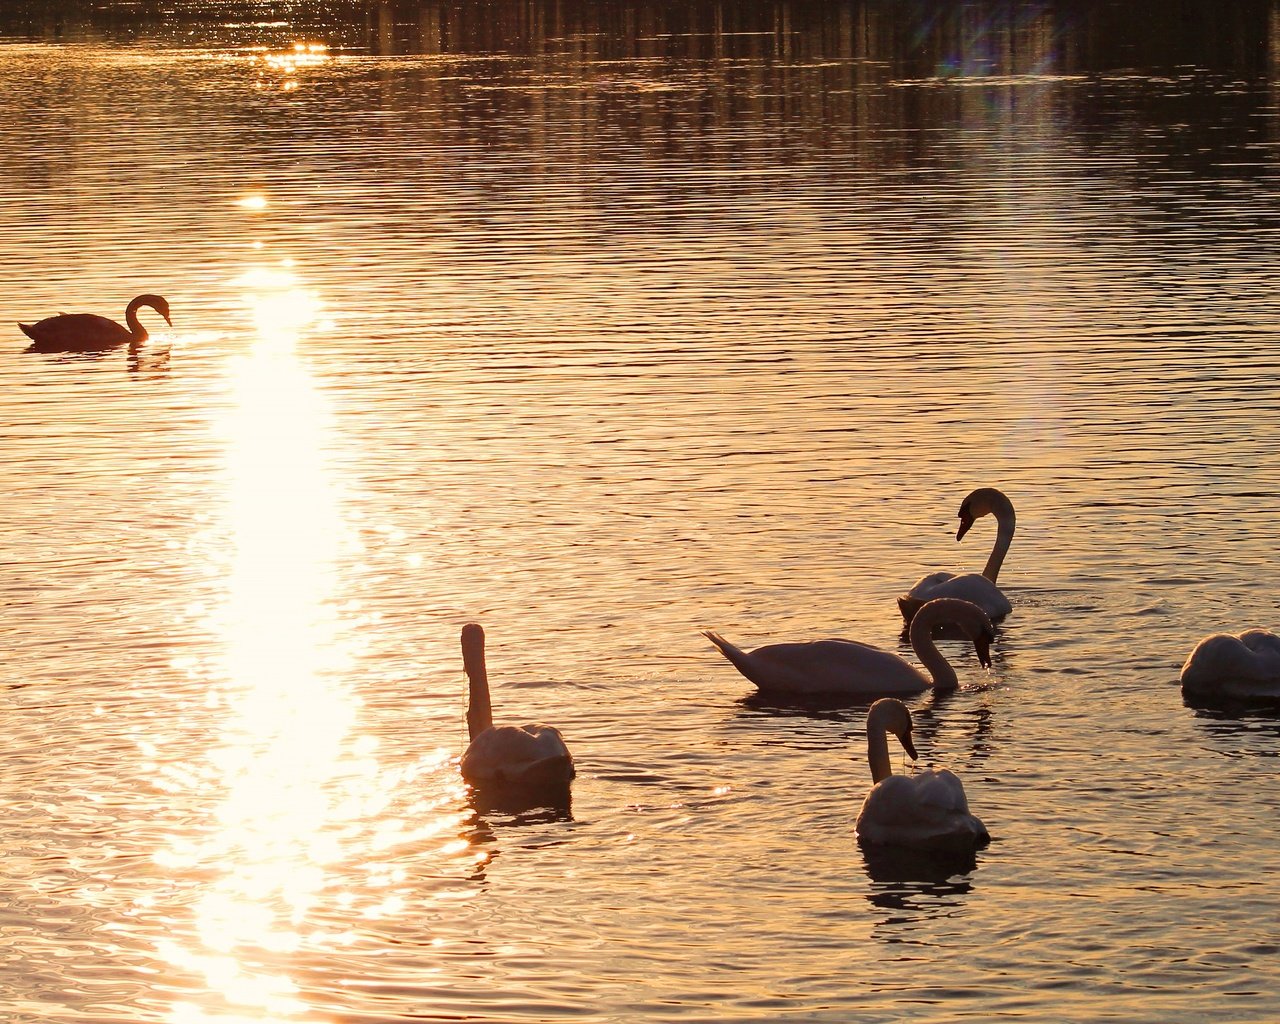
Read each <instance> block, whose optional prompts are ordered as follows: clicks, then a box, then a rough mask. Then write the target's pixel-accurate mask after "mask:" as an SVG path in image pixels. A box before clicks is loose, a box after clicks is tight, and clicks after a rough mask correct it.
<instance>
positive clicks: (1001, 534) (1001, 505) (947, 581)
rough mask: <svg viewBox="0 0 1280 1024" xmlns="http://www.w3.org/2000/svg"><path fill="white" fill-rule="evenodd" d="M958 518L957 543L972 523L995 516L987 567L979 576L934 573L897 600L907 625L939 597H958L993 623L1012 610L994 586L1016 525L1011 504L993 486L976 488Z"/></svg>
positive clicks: (963, 503) (974, 573)
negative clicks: (970, 604)
mask: <svg viewBox="0 0 1280 1024" xmlns="http://www.w3.org/2000/svg"><path fill="white" fill-rule="evenodd" d="M959 515H960V528H959V529H958V530H957V531H956V540H962V539H963V538H964V535H965V534H966V533H968V532H969V528H970V527H971V526H973V523H974V520H976V519H980V518H982V517H983V516H985V515H994V516H995V517H996V523H997V530H996V541H995V544H994V546H993V547H992V548H991V555H990V556H989V557H988V558H987V564H986V567H985V568H984V569H983V570H982V572H980V573H978V572H967V573H960V574H957V573H953V572H935V573H930V574H929V575H928V576H925V577H924V578H923V579H921V580H920V581H919V582H918V583H916V585H915V586H913V587H912V588H911V589H910V590H909V591H907V592H906V593H905V594H903V595H902V596H901V597H899V598H898V608H899V610H900V611H901V612H902V617H903V618H904V619H906V620H907V621H908V622H910V621H911V617H912V616H913V615H915V614H916V612H918V611H919V610H920V608H921V607H923V605H924V604H925V603H926V602H927V601H932V600H934V599H935V598H939V597H957V598H959V599H960V600H962V601H970V602H972V603H973V604H976V605H977V606H978V607H979V608H981V609H982V610H983V611H984V612H986V613H987V615H988V616H989V617H990V618H991V619H992V621H999V620H1000V619H1003V618H1004V617H1005V616H1006V615H1008V614H1009V612H1011V611H1012V610H1013V606H1012V605H1011V604H1010V603H1009V599H1008V598H1007V597H1005V596H1004V594H1003V593H1002V592H1001V590H1000V587H999V586H997V584H996V580H997V578H998V577H999V575H1000V567H1001V566H1002V565H1003V564H1004V558H1005V555H1007V554H1008V553H1009V545H1010V544H1011V543H1012V542H1013V531H1014V528H1015V527H1016V525H1017V516H1016V515H1015V514H1014V511H1013V502H1011V501H1010V500H1009V499H1008V497H1006V496H1005V494H1004V492H1003V491H1000V490H997V489H996V488H994V487H979V488H978V489H977V490H976V491H973V492H971V493H970V494H969V495H968V497H966V498H965V499H964V501H963V502H962V503H961V505H960V513H959Z"/></svg>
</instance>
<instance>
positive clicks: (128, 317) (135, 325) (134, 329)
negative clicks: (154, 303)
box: [124, 300, 147, 345]
mask: <svg viewBox="0 0 1280 1024" xmlns="http://www.w3.org/2000/svg"><path fill="white" fill-rule="evenodd" d="M144 305H145V303H142V302H138V301H136V300H135V301H133V302H131V303H129V308H128V309H126V310H125V311H124V323H125V326H126V327H128V328H129V333H130V334H131V335H133V343H134V344H135V345H136V344H138V343H139V342H143V341H146V340H147V329H146V328H145V327H143V326H142V321H141V320H139V319H138V310H139V309H141V308H142V307H143V306H144Z"/></svg>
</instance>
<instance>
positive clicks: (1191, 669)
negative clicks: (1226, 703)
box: [1182, 629, 1280, 699]
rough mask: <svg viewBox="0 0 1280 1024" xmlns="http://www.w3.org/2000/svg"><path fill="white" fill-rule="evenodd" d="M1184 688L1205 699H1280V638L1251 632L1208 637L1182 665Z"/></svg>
mask: <svg viewBox="0 0 1280 1024" xmlns="http://www.w3.org/2000/svg"><path fill="white" fill-rule="evenodd" d="M1182 688H1183V690H1185V691H1186V692H1187V693H1191V694H1195V695H1198V696H1205V697H1224V698H1227V699H1248V698H1250V697H1253V698H1259V697H1260V698H1263V699H1280V636H1276V634H1275V633H1271V632H1268V631H1267V630H1265V629H1250V630H1246V631H1245V632H1243V633H1241V634H1240V635H1239V636H1232V635H1231V634H1229V633H1215V634H1214V635H1213V636H1207V637H1205V638H1204V639H1203V640H1201V641H1200V643H1198V644H1197V645H1196V649H1195V650H1194V651H1192V652H1191V656H1190V657H1189V658H1187V662H1186V664H1185V665H1183V666H1182Z"/></svg>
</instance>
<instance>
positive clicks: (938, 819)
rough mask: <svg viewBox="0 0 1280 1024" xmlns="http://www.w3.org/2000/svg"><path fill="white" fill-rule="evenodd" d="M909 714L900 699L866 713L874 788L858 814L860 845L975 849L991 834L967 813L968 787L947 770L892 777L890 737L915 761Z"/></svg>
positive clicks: (887, 700) (945, 850)
mask: <svg viewBox="0 0 1280 1024" xmlns="http://www.w3.org/2000/svg"><path fill="white" fill-rule="evenodd" d="M911 729H912V721H911V712H910V711H909V710H907V706H906V705H905V704H903V703H902V701H900V700H895V699H894V698H892V697H887V698H884V699H882V700H878V701H876V702H875V703H874V704H872V705H871V710H869V711H868V712H867V761H868V762H869V763H870V766H871V780H872V782H873V785H872V787H871V791H870V792H869V793H868V794H867V796H866V799H865V800H863V802H862V810H861V811H860V812H859V813H858V823H857V834H858V841H859V842H861V843H867V844H870V845H872V846H904V847H910V848H911V849H914V850H922V851H927V852H935V853H958V852H963V851H967V850H972V849H973V848H974V847H975V846H980V845H981V844H983V843H985V842H987V841H988V840H989V839H990V838H991V836H990V834H989V833H988V832H987V829H986V826H984V825H983V824H982V822H981V821H979V820H978V819H977V818H975V817H974V816H973V815H972V814H970V813H969V802H968V800H966V799H965V795H964V786H963V785H961V783H960V780H959V779H958V778H957V777H956V776H955V774H954V773H952V772H949V771H947V769H945V768H926V769H924V770H922V771H919V772H917V773H916V774H914V775H894V774H893V768H892V766H891V764H890V762H889V742H888V735H889V733H893V734H894V735H895V736H896V737H897V738H898V741H899V742H900V743H901V744H902V748H903V749H904V750H905V751H906V752H907V756H909V757H910V758H911V759H912V760H913V761H914V760H917V755H916V748H915V744H914V743H913V742H912V739H911Z"/></svg>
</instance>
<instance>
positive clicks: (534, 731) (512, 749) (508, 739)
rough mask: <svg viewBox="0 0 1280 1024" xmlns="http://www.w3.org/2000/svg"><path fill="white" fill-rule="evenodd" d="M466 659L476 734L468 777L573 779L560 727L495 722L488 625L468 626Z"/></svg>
mask: <svg viewBox="0 0 1280 1024" xmlns="http://www.w3.org/2000/svg"><path fill="white" fill-rule="evenodd" d="M462 665H463V668H464V670H465V671H466V673H467V681H468V700H467V732H468V734H469V738H470V740H471V743H470V745H469V746H468V747H467V749H466V752H465V753H464V754H463V755H462V763H461V766H460V767H461V771H462V777H463V778H464V779H466V780H467V781H468V782H469V783H471V784H472V785H473V786H477V787H493V786H499V787H505V786H520V787H526V788H531V789H537V788H543V787H546V788H551V787H556V786H566V785H568V783H569V781H570V780H571V779H572V778H573V776H574V769H573V756H572V755H571V754H570V753H569V748H568V747H567V746H565V742H564V737H562V736H561V735H560V733H559V731H558V730H557V729H554V728H552V727H551V726H549V725H521V726H515V725H502V726H495V725H494V724H493V706H492V704H491V703H490V700H489V676H488V671H487V669H486V667H485V656H484V630H483V629H482V628H481V627H480V626H479V625H478V624H476V623H474V622H469V623H467V624H466V625H465V626H463V627H462Z"/></svg>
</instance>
